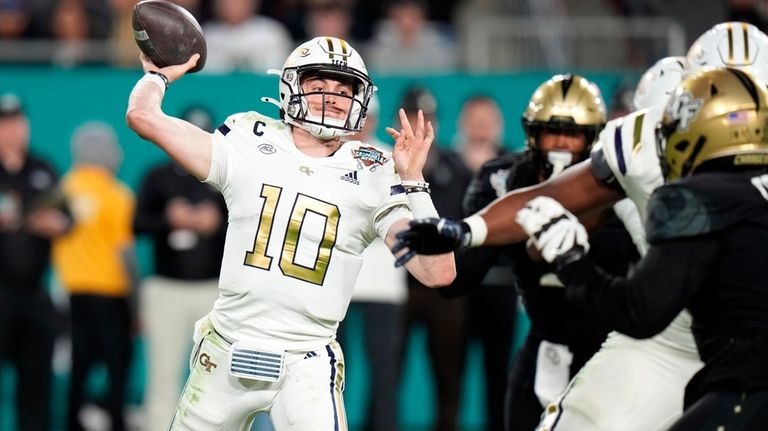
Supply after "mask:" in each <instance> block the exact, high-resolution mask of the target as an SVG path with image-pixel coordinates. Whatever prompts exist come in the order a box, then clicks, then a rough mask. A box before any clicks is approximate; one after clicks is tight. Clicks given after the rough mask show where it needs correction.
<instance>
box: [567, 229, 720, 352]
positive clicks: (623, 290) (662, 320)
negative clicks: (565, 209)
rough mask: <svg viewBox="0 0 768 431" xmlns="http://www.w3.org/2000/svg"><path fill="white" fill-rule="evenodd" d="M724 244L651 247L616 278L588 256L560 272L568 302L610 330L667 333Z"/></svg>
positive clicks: (691, 241) (695, 240) (694, 240)
mask: <svg viewBox="0 0 768 431" xmlns="http://www.w3.org/2000/svg"><path fill="white" fill-rule="evenodd" d="M718 253H719V245H718V243H717V241H715V240H713V239H712V238H709V237H708V236H703V235H702V236H696V237H689V238H677V239H674V240H670V241H665V242H662V243H659V244H656V245H653V246H651V248H650V250H649V251H648V254H647V255H646V256H645V258H643V260H642V261H640V263H639V264H638V265H637V267H636V268H635V270H634V271H633V272H632V273H631V275H630V276H629V277H628V278H624V277H614V276H610V275H608V274H607V273H605V272H604V271H602V270H601V269H600V268H599V267H597V266H595V264H594V263H593V261H591V260H590V259H589V258H585V259H582V260H579V261H575V262H569V263H564V264H562V265H560V266H559V267H558V268H557V274H558V276H559V277H560V279H561V280H562V281H563V282H564V283H565V285H566V286H567V288H566V294H567V296H568V298H569V299H570V300H572V301H574V302H576V303H577V304H579V305H580V306H581V307H583V308H584V309H585V310H586V311H588V312H589V313H591V314H593V315H595V316H599V317H600V318H601V319H602V320H604V322H605V323H606V324H607V325H609V326H610V327H613V328H615V329H616V330H618V331H619V332H622V333H624V334H627V335H629V336H632V337H635V338H648V337H651V336H653V335H656V334H657V333H659V332H661V331H662V330H663V329H664V328H665V327H666V326H667V325H668V324H669V323H670V322H671V321H672V320H673V319H674V317H675V316H676V315H677V314H678V313H679V312H680V311H681V310H682V309H683V308H685V305H686V303H687V302H688V301H689V299H690V298H691V296H692V295H693V294H694V293H695V292H696V291H697V290H698V289H699V288H700V287H701V286H702V284H703V283H704V280H705V279H706V277H707V273H708V269H709V268H711V266H712V262H714V261H715V259H717V256H718Z"/></svg>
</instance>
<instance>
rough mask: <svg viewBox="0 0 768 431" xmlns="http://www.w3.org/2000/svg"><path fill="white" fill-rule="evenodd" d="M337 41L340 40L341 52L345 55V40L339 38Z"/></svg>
mask: <svg viewBox="0 0 768 431" xmlns="http://www.w3.org/2000/svg"><path fill="white" fill-rule="evenodd" d="M339 42H341V54H342V55H347V41H346V40H344V39H339Z"/></svg>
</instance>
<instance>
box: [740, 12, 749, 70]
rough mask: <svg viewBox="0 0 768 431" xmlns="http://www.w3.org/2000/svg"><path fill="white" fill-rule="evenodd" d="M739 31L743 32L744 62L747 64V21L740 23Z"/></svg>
mask: <svg viewBox="0 0 768 431" xmlns="http://www.w3.org/2000/svg"><path fill="white" fill-rule="evenodd" d="M741 31H742V32H743V33H744V64H749V27H747V23H745V22H742V23H741Z"/></svg>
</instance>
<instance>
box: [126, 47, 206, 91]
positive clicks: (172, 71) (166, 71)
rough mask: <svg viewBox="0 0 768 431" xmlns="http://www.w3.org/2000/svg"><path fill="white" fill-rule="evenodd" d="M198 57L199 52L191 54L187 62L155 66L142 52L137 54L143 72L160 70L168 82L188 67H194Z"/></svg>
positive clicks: (180, 74) (183, 72)
mask: <svg viewBox="0 0 768 431" xmlns="http://www.w3.org/2000/svg"><path fill="white" fill-rule="evenodd" d="M199 59H200V54H193V55H192V57H189V60H187V62H186V63H184V64H176V65H173V66H167V67H163V68H160V67H157V66H155V64H154V63H152V61H150V60H149V59H148V58H147V57H146V56H145V55H144V53H142V54H141V55H140V56H139V60H141V67H142V68H143V69H144V73H147V72H149V71H150V70H154V71H156V72H160V73H162V74H163V75H165V77H166V78H168V84H170V83H171V82H173V81H176V80H177V79H179V78H181V77H182V76H184V74H185V73H187V72H188V71H189V70H190V69H192V68H193V67H195V65H196V64H197V60H199Z"/></svg>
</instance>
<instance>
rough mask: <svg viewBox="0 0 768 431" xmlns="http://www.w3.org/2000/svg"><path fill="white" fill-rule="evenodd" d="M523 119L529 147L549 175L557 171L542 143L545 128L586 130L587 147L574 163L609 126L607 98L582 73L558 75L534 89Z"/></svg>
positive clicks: (559, 131)
mask: <svg viewBox="0 0 768 431" xmlns="http://www.w3.org/2000/svg"><path fill="white" fill-rule="evenodd" d="M522 122H523V128H524V130H525V134H526V149H527V150H528V151H529V152H530V153H531V154H532V156H533V159H534V163H536V164H537V165H538V169H539V171H540V174H541V175H542V176H543V177H544V178H547V177H549V176H551V175H552V173H553V163H552V161H551V160H550V158H549V157H548V154H546V153H548V152H549V151H545V150H543V149H542V147H541V143H540V140H539V138H540V136H541V134H542V132H543V131H545V130H546V131H548V132H551V133H555V134H564V135H568V136H571V137H572V136H578V135H580V134H583V136H584V138H585V145H584V148H583V151H581V152H580V153H578V154H574V157H572V160H571V163H570V164H572V163H576V162H578V161H581V160H584V159H586V158H587V157H588V156H589V152H590V150H591V148H592V145H593V144H594V142H595V141H596V140H597V135H598V133H599V132H600V130H601V129H602V128H603V126H605V122H606V108H605V102H604V101H603V98H602V97H601V95H600V90H599V89H598V88H597V86H596V85H595V84H593V83H592V82H590V81H588V80H587V79H585V78H583V77H581V76H578V75H556V76H554V77H552V78H551V79H549V80H548V81H546V82H544V83H543V84H541V85H540V86H539V87H538V88H537V89H536V91H535V92H534V93H533V95H532V96H531V99H530V101H529V102H528V107H527V109H526V110H525V112H524V113H523V118H522ZM557 159H558V160H561V159H562V158H557ZM570 164H569V165H570ZM557 170H560V169H557ZM555 173H557V172H555Z"/></svg>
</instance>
